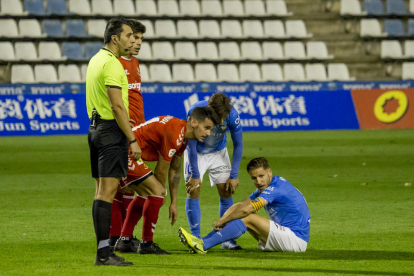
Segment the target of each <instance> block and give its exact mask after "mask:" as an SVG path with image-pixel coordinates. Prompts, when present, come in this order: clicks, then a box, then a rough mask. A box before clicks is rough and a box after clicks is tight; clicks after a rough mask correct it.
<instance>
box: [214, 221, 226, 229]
mask: <svg viewBox="0 0 414 276" xmlns="http://www.w3.org/2000/svg"><path fill="white" fill-rule="evenodd" d="M226 224H227V223H223V222H221V221H220V220H217V221H215V222H214V223H213V227H214V230H216V231H220V230H221V229H223V228H224V227H225V226H226Z"/></svg>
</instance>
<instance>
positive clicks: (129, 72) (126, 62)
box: [109, 19, 146, 247]
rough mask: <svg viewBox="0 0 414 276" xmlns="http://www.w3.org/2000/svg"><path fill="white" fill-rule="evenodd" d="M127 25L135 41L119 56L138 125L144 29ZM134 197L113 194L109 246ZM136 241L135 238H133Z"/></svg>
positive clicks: (138, 24)
mask: <svg viewBox="0 0 414 276" xmlns="http://www.w3.org/2000/svg"><path fill="white" fill-rule="evenodd" d="M127 23H128V25H129V26H130V27H131V29H132V33H133V36H134V38H135V42H134V44H133V45H132V48H131V50H130V51H128V52H127V53H126V54H125V55H123V56H121V57H120V58H119V61H120V62H121V64H122V66H123V67H124V70H125V74H126V76H127V78H128V101H129V118H130V119H129V121H130V123H131V127H134V126H138V125H140V124H142V123H144V122H145V117H144V101H143V99H142V94H141V72H140V68H139V62H138V59H137V58H136V57H135V56H136V55H138V53H139V50H140V49H141V45H142V40H143V39H144V37H143V35H144V33H145V31H146V28H145V26H144V25H143V24H142V23H141V22H139V21H137V20H135V19H128V20H127ZM133 199H134V190H132V189H129V188H128V187H126V188H125V189H124V190H121V189H118V192H117V193H116V195H115V198H114V203H113V204H112V222H111V232H110V240H109V244H110V246H111V247H113V246H115V243H116V241H117V240H118V239H119V237H120V235H121V229H122V224H123V221H124V220H125V217H126V210H127V208H128V206H129V204H130V203H131V202H132V200H133ZM133 241H134V242H136V243H138V241H137V240H135V239H133Z"/></svg>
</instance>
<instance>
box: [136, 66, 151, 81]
mask: <svg viewBox="0 0 414 276" xmlns="http://www.w3.org/2000/svg"><path fill="white" fill-rule="evenodd" d="M139 74H140V75H141V80H142V81H149V80H150V77H149V73H148V67H147V66H146V65H145V64H140V65H139Z"/></svg>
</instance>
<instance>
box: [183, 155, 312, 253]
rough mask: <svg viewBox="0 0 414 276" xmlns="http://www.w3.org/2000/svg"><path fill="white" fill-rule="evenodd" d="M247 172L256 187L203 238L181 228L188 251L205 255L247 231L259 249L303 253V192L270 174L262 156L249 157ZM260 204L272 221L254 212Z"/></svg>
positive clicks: (306, 229)
mask: <svg viewBox="0 0 414 276" xmlns="http://www.w3.org/2000/svg"><path fill="white" fill-rule="evenodd" d="M247 172H248V173H249V174H250V177H251V179H252V180H253V184H254V185H255V186H256V188H257V189H256V190H255V191H254V192H253V193H252V194H251V195H250V197H248V198H246V199H245V200H244V201H242V202H239V203H237V204H235V205H233V206H232V207H230V209H229V210H227V212H226V213H225V214H224V215H223V216H222V217H221V218H220V219H219V220H217V221H216V222H214V230H213V231H212V232H211V233H210V234H208V235H207V236H206V237H204V238H203V239H199V238H197V237H194V236H192V235H191V234H189V233H187V232H186V231H185V230H184V229H182V228H180V229H179V230H178V234H179V236H180V238H181V241H182V242H183V243H184V244H185V245H186V246H187V247H189V248H190V251H191V252H194V253H200V254H205V253H206V252H207V251H206V250H207V249H209V248H211V247H213V246H216V245H218V244H220V243H222V242H224V241H226V240H229V239H237V238H239V237H240V236H241V235H243V234H244V233H245V232H246V230H247V231H249V233H250V234H251V235H252V236H253V238H255V239H256V240H257V241H258V242H259V249H261V250H264V251H291V252H305V251H306V248H307V244H308V242H309V234H310V213H309V209H308V206H307V204H306V200H305V198H304V197H303V195H302V194H301V193H300V192H299V190H297V189H296V188H295V187H294V186H293V185H292V184H291V183H289V182H288V181H287V180H286V179H284V178H283V177H279V176H273V172H272V169H271V168H270V167H269V163H268V161H267V160H266V158H264V157H259V158H255V159H252V160H251V161H250V162H249V164H248V165H247ZM262 207H264V208H265V210H266V212H267V214H268V215H269V217H270V219H271V220H268V219H267V218H264V217H262V216H260V215H258V214H256V213H257V211H258V210H259V209H260V208H262Z"/></svg>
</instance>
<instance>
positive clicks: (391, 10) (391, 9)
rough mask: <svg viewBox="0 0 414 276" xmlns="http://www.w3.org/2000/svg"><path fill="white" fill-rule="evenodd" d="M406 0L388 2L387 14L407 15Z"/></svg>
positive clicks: (388, 0)
mask: <svg viewBox="0 0 414 276" xmlns="http://www.w3.org/2000/svg"><path fill="white" fill-rule="evenodd" d="M406 12H407V11H406V9H405V3H404V0H387V14H396V15H402V14H406Z"/></svg>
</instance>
